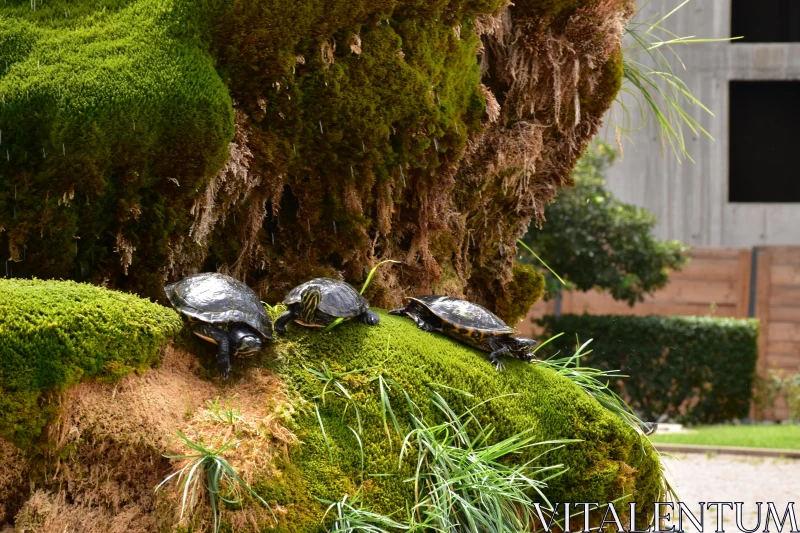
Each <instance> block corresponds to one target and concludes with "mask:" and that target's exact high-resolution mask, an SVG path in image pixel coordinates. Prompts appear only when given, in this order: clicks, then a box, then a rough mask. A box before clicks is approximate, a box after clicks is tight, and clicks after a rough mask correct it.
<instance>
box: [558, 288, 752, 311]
mask: <svg viewBox="0 0 800 533" xmlns="http://www.w3.org/2000/svg"><path fill="white" fill-rule="evenodd" d="M571 307H572V308H573V309H571V310H570V311H569V312H574V313H577V314H581V313H583V312H588V313H591V314H595V315H636V316H641V315H664V316H669V315H698V316H702V315H708V314H711V311H712V309H711V306H710V305H709V304H707V303H699V304H692V303H680V302H676V301H674V300H671V299H662V298H659V295H658V294H656V296H655V297H652V298H647V299H646V300H645V301H644V302H640V303H637V304H636V305H635V306H633V307H629V306H628V304H627V303H625V302H618V301H615V300H614V299H613V298H611V296H610V295H608V294H604V293H599V292H594V291H592V292H588V293H576V294H574V296H573V298H572V300H571ZM714 315H715V316H735V315H736V305H734V304H720V305H718V306H716V312H715V313H714Z"/></svg>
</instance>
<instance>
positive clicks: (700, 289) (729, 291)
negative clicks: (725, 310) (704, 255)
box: [658, 279, 739, 305]
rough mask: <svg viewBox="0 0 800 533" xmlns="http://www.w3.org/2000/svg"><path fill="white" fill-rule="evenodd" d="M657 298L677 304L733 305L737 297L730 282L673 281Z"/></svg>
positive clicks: (659, 292)
mask: <svg viewBox="0 0 800 533" xmlns="http://www.w3.org/2000/svg"><path fill="white" fill-rule="evenodd" d="M658 296H659V298H665V299H670V300H673V301H675V302H679V303H702V304H706V305H707V304H709V303H712V302H713V303H716V304H717V305H720V304H734V305H736V303H737V302H738V299H739V296H738V294H737V291H736V289H735V288H734V283H733V282H732V281H695V280H687V279H684V280H674V281H672V282H671V283H670V284H669V285H667V286H666V287H665V288H664V289H662V290H660V291H658Z"/></svg>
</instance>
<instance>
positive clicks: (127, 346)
mask: <svg viewBox="0 0 800 533" xmlns="http://www.w3.org/2000/svg"><path fill="white" fill-rule="evenodd" d="M180 328H181V319H180V317H179V316H178V314H177V313H175V312H174V311H172V310H171V309H168V308H165V307H162V306H159V305H155V304H152V303H150V302H148V301H146V300H142V299H141V298H138V297H136V296H132V295H129V294H124V293H120V292H112V291H109V290H106V289H102V288H98V287H93V286H91V285H85V284H78V283H74V282H57V281H46V282H45V281H38V280H33V281H30V280H0V437H3V438H6V439H9V440H11V441H12V442H14V443H16V444H17V445H19V446H21V447H26V446H29V445H30V444H31V443H32V442H33V441H35V440H36V439H37V438H38V436H39V434H40V433H41V431H42V428H43V427H44V425H45V424H46V423H47V422H48V420H49V419H50V417H51V416H52V415H53V413H54V412H55V410H56V408H57V404H56V402H55V401H54V400H53V398H52V396H51V395H52V394H54V393H58V392H61V391H63V390H64V389H66V388H67V387H69V386H70V385H75V384H76V383H78V382H80V381H82V380H85V379H87V378H90V377H95V378H97V379H100V380H107V381H114V380H117V379H119V378H120V377H122V376H124V375H126V374H129V373H131V372H134V371H139V370H142V369H144V368H147V367H149V366H150V365H151V364H153V363H154V362H156V361H157V360H158V352H159V347H160V346H161V344H162V343H163V342H164V339H165V338H166V337H167V336H169V335H174V334H175V333H177V332H178V331H179V330H180Z"/></svg>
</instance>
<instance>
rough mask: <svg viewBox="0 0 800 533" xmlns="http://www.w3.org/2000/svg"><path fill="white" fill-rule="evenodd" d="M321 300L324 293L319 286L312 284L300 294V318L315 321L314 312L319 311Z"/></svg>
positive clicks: (309, 321) (310, 322)
mask: <svg viewBox="0 0 800 533" xmlns="http://www.w3.org/2000/svg"><path fill="white" fill-rule="evenodd" d="M320 300H322V293H321V292H320V290H319V287H316V286H314V285H312V286H310V287H308V288H307V289H306V290H304V291H303V294H302V295H301V296H300V318H301V319H302V320H303V321H304V322H306V323H308V324H313V323H314V314H315V313H316V312H317V306H318V305H319V302H320Z"/></svg>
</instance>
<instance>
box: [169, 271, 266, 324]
mask: <svg viewBox="0 0 800 533" xmlns="http://www.w3.org/2000/svg"><path fill="white" fill-rule="evenodd" d="M164 291H165V292H166V293H167V298H169V301H170V303H171V304H172V305H173V307H175V309H177V310H178V311H179V312H180V313H181V314H184V315H186V316H189V317H192V318H196V319H197V320H201V321H203V322H210V323H212V324H220V323H228V324H229V323H235V322H238V323H242V324H247V325H248V326H250V327H251V328H253V329H254V330H256V331H257V332H258V333H260V334H261V336H262V337H264V338H267V339H271V338H272V323H271V322H270V321H269V317H268V316H267V313H266V311H265V310H264V306H263V305H262V304H261V301H260V300H259V299H258V296H257V295H256V293H255V292H253V289H251V288H250V287H248V286H247V285H245V284H244V283H242V282H241V281H239V280H237V279H234V278H232V277H230V276H226V275H225V274H218V273H216V272H206V273H203V274H195V275H194V276H189V277H188V278H185V279H183V280H181V281H179V282H178V283H173V284H172V285H167V286H166V287H164Z"/></svg>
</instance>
